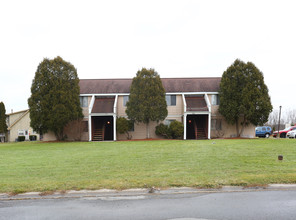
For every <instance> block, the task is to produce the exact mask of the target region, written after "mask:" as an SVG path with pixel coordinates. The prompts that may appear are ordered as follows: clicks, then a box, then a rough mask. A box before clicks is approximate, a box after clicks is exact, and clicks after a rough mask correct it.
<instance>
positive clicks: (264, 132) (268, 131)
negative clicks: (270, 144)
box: [255, 126, 272, 138]
mask: <svg viewBox="0 0 296 220" xmlns="http://www.w3.org/2000/svg"><path fill="white" fill-rule="evenodd" d="M255 135H256V137H266V138H269V136H270V135H272V128H271V127H269V126H262V127H256V129H255Z"/></svg>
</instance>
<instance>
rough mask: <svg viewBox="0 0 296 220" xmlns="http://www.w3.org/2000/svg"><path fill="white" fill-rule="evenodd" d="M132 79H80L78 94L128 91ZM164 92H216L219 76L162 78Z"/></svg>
mask: <svg viewBox="0 0 296 220" xmlns="http://www.w3.org/2000/svg"><path fill="white" fill-rule="evenodd" d="M132 80H133V79H80V82H79V86H80V94H111V93H129V92H130V86H131V84H132ZM161 81H162V84H163V87H164V89H165V91H166V92H218V90H219V85H220V81H221V77H207V78H162V79H161Z"/></svg>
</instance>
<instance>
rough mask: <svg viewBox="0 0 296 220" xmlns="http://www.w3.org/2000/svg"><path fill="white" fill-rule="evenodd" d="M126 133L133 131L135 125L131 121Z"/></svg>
mask: <svg viewBox="0 0 296 220" xmlns="http://www.w3.org/2000/svg"><path fill="white" fill-rule="evenodd" d="M128 131H135V123H134V122H133V121H131V120H129V121H128Z"/></svg>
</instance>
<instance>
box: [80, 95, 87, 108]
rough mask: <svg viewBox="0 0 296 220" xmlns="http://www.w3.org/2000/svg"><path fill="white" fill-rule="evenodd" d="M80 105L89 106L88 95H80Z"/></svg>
mask: <svg viewBox="0 0 296 220" xmlns="http://www.w3.org/2000/svg"><path fill="white" fill-rule="evenodd" d="M79 99H80V106H81V107H87V106H88V97H87V96H80V97H79Z"/></svg>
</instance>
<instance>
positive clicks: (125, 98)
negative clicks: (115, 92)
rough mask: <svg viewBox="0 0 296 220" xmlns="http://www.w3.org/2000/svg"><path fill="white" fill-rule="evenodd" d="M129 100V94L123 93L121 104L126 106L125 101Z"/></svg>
mask: <svg viewBox="0 0 296 220" xmlns="http://www.w3.org/2000/svg"><path fill="white" fill-rule="evenodd" d="M128 100H129V96H128V95H124V96H123V106H126V103H127V102H128Z"/></svg>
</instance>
